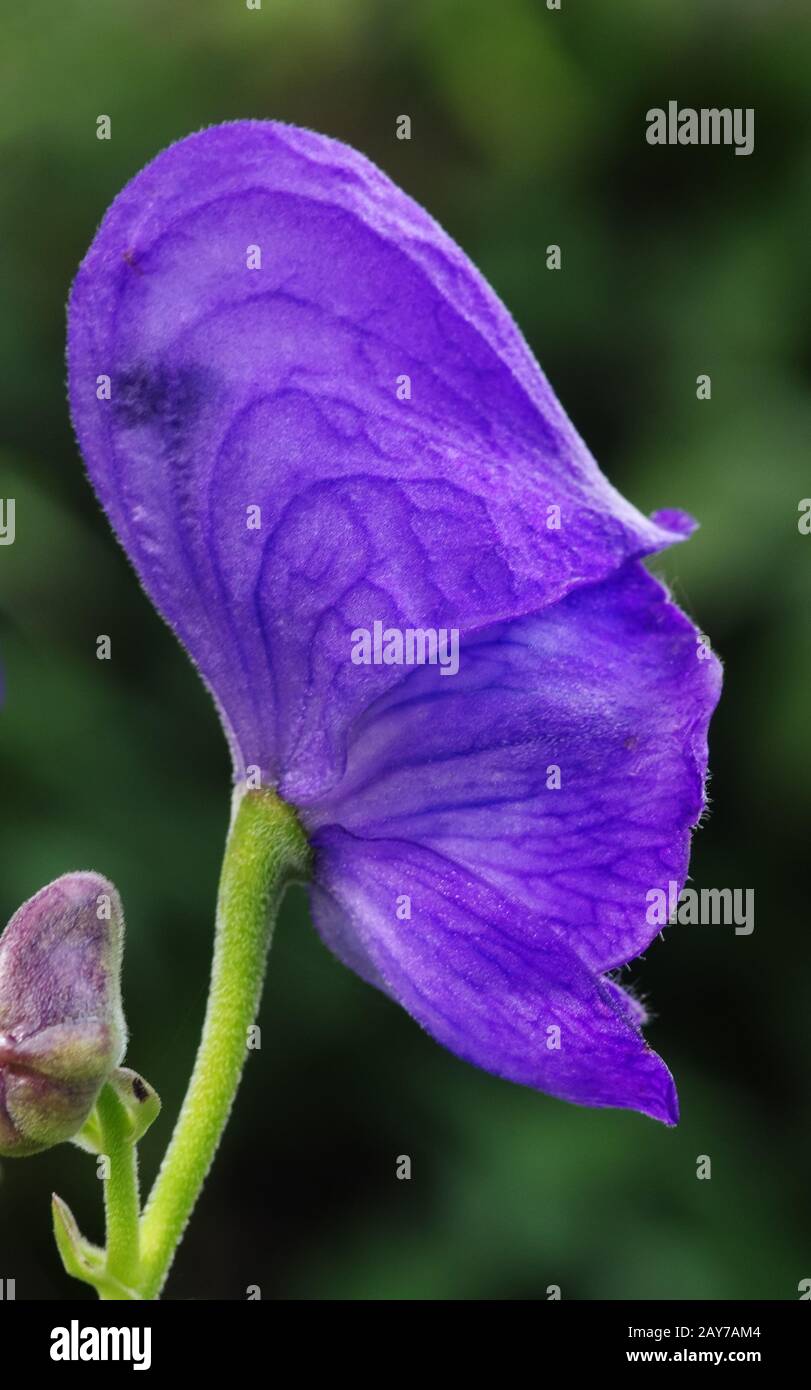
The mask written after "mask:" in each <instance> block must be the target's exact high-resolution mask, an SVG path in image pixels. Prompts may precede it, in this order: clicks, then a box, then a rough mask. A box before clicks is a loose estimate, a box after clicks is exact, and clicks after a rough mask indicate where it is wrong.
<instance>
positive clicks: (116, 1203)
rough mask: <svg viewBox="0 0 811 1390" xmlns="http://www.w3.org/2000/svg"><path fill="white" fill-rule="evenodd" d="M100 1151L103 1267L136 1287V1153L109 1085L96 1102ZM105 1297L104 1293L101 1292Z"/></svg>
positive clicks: (129, 1128) (126, 1120)
mask: <svg viewBox="0 0 811 1390" xmlns="http://www.w3.org/2000/svg"><path fill="white" fill-rule="evenodd" d="M96 1109H97V1113H98V1118H99V1124H100V1126H101V1139H102V1144H103V1151H104V1155H105V1156H106V1158H107V1159H108V1160H109V1165H110V1171H109V1173H108V1176H107V1177H106V1178H105V1181H104V1209H105V1214H106V1219H107V1257H106V1261H105V1271H106V1273H107V1274H109V1275H111V1276H112V1278H113V1279H117V1280H119V1281H120V1282H121V1283H122V1284H124V1285H126V1287H127V1288H135V1287H136V1286H137V1283H138V1278H139V1274H140V1268H139V1266H140V1259H139V1235H138V1216H139V1202H138V1157H137V1151H136V1148H135V1145H134V1144H133V1142H132V1125H131V1123H130V1119H129V1116H128V1115H127V1112H126V1110H125V1109H124V1106H123V1105H122V1104H121V1101H120V1100H119V1099H118V1096H117V1095H116V1093H115V1091H114V1090H113V1088H112V1086H110V1085H106V1086H104V1087H102V1091H101V1094H100V1096H99V1098H98V1101H97V1102H96ZM101 1296H102V1297H104V1295H103V1294H102V1295H101Z"/></svg>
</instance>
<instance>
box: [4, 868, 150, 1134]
mask: <svg viewBox="0 0 811 1390" xmlns="http://www.w3.org/2000/svg"><path fill="white" fill-rule="evenodd" d="M123 935H124V918H123V913H122V909H121V900H120V898H119V896H118V893H117V892H116V890H115V888H114V887H113V885H112V884H111V883H109V882H108V881H107V879H104V878H102V877H101V876H100V875H99V874H93V873H74V874H65V875H64V877H62V878H58V879H57V880H56V881H55V882H54V883H50V884H48V886H47V887H46V888H42V889H41V890H40V891H39V893H36V894H35V895H34V897H33V898H29V900H28V902H26V903H23V905H22V907H21V908H19V910H18V911H17V912H16V913H15V914H14V916H13V917H12V919H11V921H10V922H9V924H8V926H7V927H6V929H5V931H4V932H3V934H2V936H0V1155H2V1156H4V1157H7V1158H25V1157H27V1156H28V1155H29V1154H34V1153H39V1152H40V1151H41V1150H42V1149H48V1148H51V1147H52V1145H54V1144H61V1143H63V1142H64V1141H65V1140H66V1139H71V1138H72V1137H73V1135H75V1134H76V1133H77V1132H78V1130H80V1129H81V1127H82V1125H83V1124H84V1122H85V1120H86V1119H87V1117H88V1115H89V1113H90V1111H91V1109H92V1108H93V1105H94V1104H95V1101H96V1097H97V1096H98V1093H99V1091H100V1090H101V1088H102V1086H103V1085H104V1083H105V1081H106V1080H107V1078H108V1076H109V1075H110V1072H111V1071H112V1069H113V1068H114V1067H115V1066H116V1065H117V1064H118V1062H119V1061H120V1060H121V1058H122V1056H123V1053H124V1047H125V1042H126V1032H125V1025H124V1015H123V1012H122V1008H121V983H120V976H121V954H122V948H123Z"/></svg>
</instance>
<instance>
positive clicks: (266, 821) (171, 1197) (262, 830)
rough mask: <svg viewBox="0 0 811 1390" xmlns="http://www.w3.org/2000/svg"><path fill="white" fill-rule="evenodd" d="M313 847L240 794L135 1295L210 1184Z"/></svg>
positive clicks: (274, 811) (282, 810)
mask: <svg viewBox="0 0 811 1390" xmlns="http://www.w3.org/2000/svg"><path fill="white" fill-rule="evenodd" d="M309 869H310V848H309V845H308V843H307V840H306V837H305V835H304V831H303V830H302V828H301V826H300V824H299V822H298V820H297V818H296V815H295V812H294V811H293V810H292V808H291V807H290V806H288V805H287V804H286V803H285V802H283V801H281V800H280V799H279V798H278V797H277V796H276V795H275V793H273V792H271V791H269V790H266V789H262V790H258V791H247V792H241V791H240V790H239V789H238V790H237V792H236V793H235V802H234V811H233V815H232V819H231V829H230V831H229V835H228V842H227V844H226V849H225V858H224V860H223V867H222V875H221V878H220V889H219V896H218V900H217V924H216V934H215V943H214V961H213V965H212V972H211V987H210V992H209V997H208V1007H207V1010H206V1017H205V1023H204V1025H203V1033H202V1037H201V1039H200V1046H199V1049H198V1052H197V1058H196V1060H195V1063H194V1070H193V1072H192V1076H191V1080H190V1082H189V1088H188V1091H187V1092H186V1098H185V1100H184V1102H183V1105H182V1108H181V1111H180V1115H179V1117H178V1121H177V1125H176V1126H175V1131H174V1134H173V1136H172V1140H171V1143H170V1145H169V1148H168V1149H167V1151H166V1155H165V1157H164V1160H163V1164H162V1166H161V1169H160V1172H159V1174H158V1177H157V1179H156V1182H155V1186H154V1188H153V1189H152V1193H151V1195H150V1197H149V1201H148V1202H147V1205H146V1208H145V1211H144V1215H143V1219H142V1222H141V1240H140V1245H141V1260H140V1277H139V1281H138V1288H139V1291H140V1293H141V1295H142V1297H143V1298H147V1299H152V1298H157V1297H159V1296H160V1292H161V1289H162V1288H163V1284H164V1282H165V1280H166V1276H167V1274H168V1273H169V1268H170V1266H171V1263H172V1260H173V1258H174V1254H175V1251H176V1249H177V1247H178V1245H179V1243H180V1240H181V1238H182V1236H183V1232H184V1230H185V1228H186V1225H187V1222H188V1220H189V1217H190V1216H191V1213H192V1210H193V1208H194V1205H195V1203H196V1201H197V1198H198V1196H199V1194H200V1190H201V1188H202V1186H203V1183H204V1182H205V1179H206V1176H207V1174H208V1171H209V1169H210V1167H211V1164H212V1162H213V1159H214V1155H215V1153H216V1151H217V1147H218V1145H219V1142H220V1139H221V1137H222V1133H223V1130H224V1128H225V1125H226V1122H227V1120H228V1116H229V1114H230V1111H231V1107H232V1105H233V1103H234V1097H235V1095H236V1092H237V1088H238V1086H239V1082H240V1078H241V1076H242V1069H243V1067H244V1064H245V1058H246V1055H247V1044H248V1029H249V1028H250V1027H251V1025H252V1024H253V1023H254V1022H255V1020H256V1012H257V1009H258V1006H259V1000H260V997H261V993H262V983H263V979H264V973H265V965H266V959H267V952H268V947H269V945H270V938H271V933H272V929H273V922H274V920H275V916H276V911H277V909H278V906H279V903H280V901H281V898H282V895H283V893H284V890H285V888H286V887H287V885H288V883H290V882H292V881H294V880H297V879H304V878H307V877H308V876H309Z"/></svg>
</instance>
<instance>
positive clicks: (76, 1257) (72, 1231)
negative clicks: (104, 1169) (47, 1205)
mask: <svg viewBox="0 0 811 1390" xmlns="http://www.w3.org/2000/svg"><path fill="white" fill-rule="evenodd" d="M51 1212H52V1215H53V1225H54V1237H55V1239H56V1245H57V1249H58V1250H59V1254H60V1255H61V1257H62V1263H63V1265H64V1266H65V1270H66V1271H67V1273H68V1274H70V1275H72V1276H73V1278H74V1279H80V1280H81V1282H82V1283H83V1284H90V1285H91V1287H92V1288H94V1289H95V1290H96V1292H97V1293H98V1295H99V1298H102V1299H105V1300H108V1299H118V1300H122V1301H127V1302H132V1301H136V1300H138V1299H139V1298H140V1295H139V1294H137V1293H135V1292H134V1290H133V1289H128V1288H126V1287H125V1286H124V1285H123V1284H121V1283H120V1282H119V1281H118V1280H117V1279H113V1278H112V1277H111V1275H109V1274H108V1273H107V1271H106V1269H105V1267H104V1264H105V1253H104V1251H103V1250H102V1249H100V1248H99V1246H98V1245H93V1244H92V1243H91V1241H89V1240H85V1238H84V1236H83V1235H82V1233H81V1231H80V1230H79V1227H78V1225H77V1223H76V1218H75V1216H74V1215H73V1212H72V1211H71V1209H70V1207H69V1206H68V1204H67V1202H63V1201H62V1198H61V1197H57V1195H56V1193H54V1194H53V1197H52V1200H51Z"/></svg>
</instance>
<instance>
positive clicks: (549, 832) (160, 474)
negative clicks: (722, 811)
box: [69, 121, 720, 1122]
mask: <svg viewBox="0 0 811 1390" xmlns="http://www.w3.org/2000/svg"><path fill="white" fill-rule="evenodd" d="M69 367H70V396H71V404H72V411H73V418H74V422H75V426H76V430H77V434H78V437H79V441H80V444H81V448H82V451H83V454H84V457H85V460H86V462H87V467H88V469H89V472H90V476H91V478H92V480H93V483H94V485H95V488H96V490H97V492H98V495H99V497H100V499H101V501H102V504H103V506H104V507H105V509H106V511H107V514H108V516H109V518H110V520H111V522H112V524H113V526H114V528H115V530H116V532H117V534H118V536H119V539H120V540H121V543H122V544H123V546H124V547H125V549H126V551H127V553H128V555H129V557H130V559H131V560H132V562H133V564H134V565H135V568H136V570H137V572H138V575H139V577H140V579H141V581H142V583H143V585H144V587H145V589H146V591H147V593H148V594H149V595H150V597H151V599H152V600H153V602H154V603H155V605H156V606H157V608H158V609H159V610H160V612H161V613H162V614H163V616H164V617H165V618H166V620H167V622H168V623H169V624H170V626H171V627H172V628H173V630H174V631H175V632H176V634H177V635H178V637H179V638H180V640H181V642H182V643H183V644H184V645H185V647H186V648H187V650H188V651H189V653H190V654H191V656H192V658H193V660H194V661H195V663H196V664H197V666H198V667H199V670H200V672H201V674H202V676H203V678H204V680H205V681H206V683H207V685H208V687H209V689H210V690H211V693H212V695H213V697H214V699H215V701H216V703H217V706H218V709H219V711H220V714H221V717H222V721H223V724H224V726H225V730H226V733H227V736H228V739H229V743H230V747H231V752H232V755H233V762H234V774H235V778H236V779H238V780H241V779H244V778H247V779H248V785H252V781H251V779H252V778H253V779H258V778H261V781H262V783H263V784H266V785H270V786H273V787H276V788H277V789H278V792H279V794H280V795H281V796H282V797H283V798H285V799H286V800H287V801H289V802H291V803H293V804H294V805H295V806H296V808H297V809H298V812H299V816H300V819H301V820H302V822H303V824H304V825H305V827H306V828H307V830H308V832H309V833H310V836H311V841H312V844H313V847H314V850H315V877H314V884H313V887H312V906H313V913H314V917H315V921H316V925H317V927H318V929H319V931H320V933H321V935H322V936H323V938H324V940H325V941H326V942H327V944H328V945H329V946H330V947H331V948H332V949H333V951H335V953H336V954H337V955H338V956H340V958H341V959H342V960H343V961H345V962H346V963H347V964H348V965H349V966H350V967H351V968H352V969H354V970H356V971H357V972H358V973H359V974H360V975H362V976H363V977H364V979H367V980H369V981H371V982H372V983H374V984H375V985H377V986H379V987H380V988H381V989H384V990H385V991H387V992H388V993H389V994H390V995H392V996H393V997H394V998H395V999H397V1000H399V1002H400V1003H401V1004H402V1005H403V1006H404V1007H405V1008H406V1009H407V1010H408V1011H409V1013H411V1014H412V1015H413V1016H414V1017H415V1018H416V1019H417V1020H418V1021H419V1022H420V1023H421V1024H422V1025H423V1026H424V1027H425V1028H426V1029H427V1030H428V1031H429V1032H430V1033H431V1034H432V1035H433V1036H434V1037H435V1038H437V1039H439V1041H440V1042H442V1043H444V1044H445V1045H446V1046H448V1047H449V1048H451V1049H452V1050H453V1051H454V1052H456V1053H457V1054H458V1055H459V1056H461V1057H464V1058H467V1059H468V1060H470V1061H472V1062H475V1063H477V1064H478V1065H480V1066H482V1067H485V1068H486V1069H487V1070H489V1071H492V1072H496V1073H497V1074H499V1075H502V1076H505V1077H509V1078H511V1079H513V1080H515V1081H519V1082H523V1083H525V1084H527V1085H530V1086H534V1087H537V1088H538V1089H540V1090H543V1091H548V1092H550V1093H552V1094H554V1095H557V1096H561V1097H564V1098H566V1099H568V1100H573V1101H578V1102H580V1103H584V1104H588V1105H613V1106H625V1107H630V1108H633V1109H637V1110H641V1111H643V1112H645V1113H646V1114H649V1115H653V1116H655V1117H657V1118H658V1119H662V1120H665V1121H668V1122H673V1121H675V1119H676V1117H677V1101H676V1095H675V1089H674V1086H673V1082H672V1078H671V1076H670V1074H669V1072H668V1070H667V1068H666V1067H665V1065H664V1063H663V1062H662V1061H661V1059H660V1058H659V1057H657V1056H656V1054H655V1053H654V1052H652V1051H651V1050H650V1048H649V1047H648V1046H647V1045H646V1043H645V1041H644V1039H643V1037H642V1034H641V1032H640V1024H641V1023H642V1022H643V1021H644V1010H643V1009H642V1007H641V1005H640V1004H638V1003H637V1002H636V1001H635V1000H633V999H632V998H631V997H630V996H629V995H628V994H626V993H625V992H624V991H623V990H622V989H621V988H620V987H619V985H618V984H617V983H616V982H615V981H614V980H613V979H612V978H611V972H614V971H616V970H617V969H618V968H619V967H621V966H622V965H624V964H625V963H626V962H627V961H629V960H631V959H632V958H633V957H635V956H637V955H638V954H639V953H640V952H641V951H642V950H643V949H644V948H645V947H646V946H647V944H648V943H649V941H650V940H651V938H652V937H653V936H654V935H655V934H656V932H657V931H658V929H659V928H658V926H657V925H655V924H654V925H651V924H649V922H648V920H647V913H646V904H647V897H646V894H647V893H648V891H649V890H650V889H652V888H655V887H657V886H660V885H662V884H667V883H668V882H670V881H671V880H676V881H678V883H679V884H681V883H682V882H683V881H684V878H685V875H686V871H687V862H688V853H689V839H690V827H691V826H693V825H694V824H695V823H696V821H697V820H698V818H699V816H700V814H701V811H702V808H703V805H704V801H703V782H704V775H705V770H706V731H707V725H708V721H709V718H710V715H711V712H712V710H713V708H714V706H715V703H716V701H717V698H718V693H719V685H720V675H719V668H718V664H717V662H716V661H715V659H714V658H713V657H712V656H709V659H707V660H702V659H700V656H701V649H699V646H698V634H697V632H696V630H695V629H694V627H693V626H692V625H691V623H690V622H689V621H688V620H687V618H685V617H684V615H683V614H682V613H680V612H679V610H678V609H677V608H675V607H674V606H673V605H672V604H671V603H670V601H669V599H668V596H667V594H666V592H665V591H664V590H663V588H662V587H661V585H660V584H659V583H657V582H656V581H655V580H654V579H652V578H651V577H650V576H649V574H648V573H647V572H646V571H645V570H644V569H643V567H642V566H641V564H640V560H641V558H642V557H643V556H646V555H650V554H653V553H654V552H656V551H659V550H661V549H663V548H664V547H666V546H668V545H670V544H671V543H673V542H674V541H678V540H681V539H683V538H684V537H686V536H687V535H689V534H690V531H691V530H692V529H693V523H692V522H691V521H690V519H689V518H688V517H686V516H685V515H684V514H683V513H681V512H676V511H667V512H659V513H657V514H656V515H655V516H654V517H653V518H651V519H650V520H648V519H647V518H645V517H644V516H642V515H641V514H640V513H639V512H637V511H636V510H635V508H634V507H632V506H631V505H630V504H629V503H628V502H626V501H625V500H624V499H623V498H622V497H621V496H620V495H619V494H618V493H617V492H616V491H615V490H614V489H613V488H612V487H611V486H610V485H609V483H608V482H607V481H606V479H605V478H604V477H603V476H602V474H601V473H600V472H599V469H598V468H597V465H596V463H595V461H594V459H593V458H592V457H591V455H590V454H589V452H588V450H587V449H586V447H585V445H584V444H583V442H582V440H581V439H580V438H579V436H578V435H577V434H576V432H575V430H574V428H573V427H572V425H571V423H570V422H569V420H568V419H567V417H566V415H565V414H564V412H563V410H562V408H561V406H560V405H559V403H558V401H557V400H556V398H555V396H554V394H553V393H552V390H551V388H550V386H549V384H548V383H547V381H546V380H545V378H544V376H543V374H542V373H541V371H540V370H539V368H538V366H537V364H536V362H535V361H534V359H533V357H532V355H531V353H530V351H529V348H528V347H527V344H526V343H525V341H524V339H523V338H522V337H521V334H520V333H519V331H518V329H517V328H516V326H515V324H514V323H513V321H512V319H511V318H510V316H509V314H508V313H507V311H506V310H505V308H504V307H503V305H502V304H501V303H500V301H499V300H498V299H497V298H496V296H495V295H494V293H493V291H492V290H491V289H490V288H489V286H488V285H487V284H486V283H485V281H484V280H483V279H482V278H481V276H480V275H479V274H478V272H477V271H476V270H475V268H474V267H473V266H472V265H471V264H470V262H469V261H468V260H467V258H466V257H465V256H464V254H463V253H462V251H461V250H460V249H459V248H458V247H457V246H456V245H455V244H454V243H453V242H452V241H451V240H450V239H449V237H447V236H446V235H445V233H444V232H443V231H442V230H441V229H440V228H439V227H438V226H437V225H436V223H435V222H433V221H432V219H431V218H430V217H429V216H428V215H427V213H425V212H424V211H423V210H422V209H421V208H420V207H418V206H417V205H416V204H415V203H413V202H412V201H411V199H410V198H408V197H407V196H406V195H405V194H404V193H402V192H401V191H400V190H399V189H398V188H396V187H395V186H394V185H393V184H392V183H390V182H389V180H388V179H387V178H386V177H385V176H384V175H383V174H382V173H381V172H380V171H379V170H378V169H376V168H375V167H374V166H373V165H371V164H370V163H369V162H368V161H367V160H366V159H364V158H363V157H362V156H361V155H359V154H357V153H356V152H355V151H353V150H351V149H349V148H347V147H346V146H345V145H342V144H339V143H337V142H336V141H333V140H328V139H326V138H325V137H323V136H320V135H316V134H313V133H311V132H308V131H304V130H298V129H296V128H294V127H290V126H282V125H277V124H275V123H269V122H268V123H266V122H253V121H245V122H237V123H235V124H231V125H225V126H217V127H213V128H211V129H209V130H205V131H202V132H200V133H199V134H197V135H193V136H191V137H189V138H188V139H186V140H183V141H181V142H180V143H179V144H177V145H175V146H173V147H172V148H171V149H169V150H167V151H165V152H164V153H163V154H161V155H160V156H159V157H158V158H157V159H156V160H154V162H153V163H152V164H150V165H149V166H148V167H147V168H146V169H144V170H143V171H142V172H141V173H140V174H139V175H138V176H137V177H136V178H135V179H134V180H133V181H132V183H130V184H129V185H128V186H127V187H126V188H125V189H124V191H123V192H122V193H121V194H120V195H119V197H118V198H117V199H116V200H115V202H114V203H113V205H112V207H111V208H110V210H109V212H108V213H107V216H106V217H105V219H104V222H103V224H102V226H101V229H100V231H99V233H98V235H97V237H96V239H95V241H94V243H93V246H92V247H91V249H90V251H89V253H88V255H87V257H86V259H85V261H84V263H83V265H82V267H81V269H80V271H79V274H78V277H77V280H76V283H75V286H74V289H73V294H72V299H71V306H70V336H69ZM376 625H377V626H376ZM409 631H410V632H411V634H412V636H411V638H409V635H408V634H409ZM454 632H457V633H458V634H459V651H458V661H459V668H458V673H457V674H454V675H453V676H452V677H451V678H448V679H444V678H443V677H444V676H446V675H449V674H450V671H451V669H452V667H451V662H450V659H449V660H448V661H446V662H443V659H442V647H441V645H439V648H438V650H437V646H434V647H433V648H432V647H431V642H432V641H433V642H434V643H436V644H441V642H442V640H443V634H444V639H445V643H446V647H445V654H446V656H447V655H448V652H449V643H450V640H451V636H452V634H453V633H454ZM415 633H417V634H420V635H418V636H414V634H415ZM373 634H374V636H373ZM381 634H382V636H381ZM364 636H365V637H368V643H367V644H366V647H365V648H364V643H363V640H362V639H363V638H364ZM409 641H410V642H411V650H412V655H413V656H414V661H412V663H411V664H407V652H408V646H407V644H408V642H409ZM420 644H422V648H421V655H422V658H423V663H422V664H420V661H419V656H420ZM375 647H376V650H375ZM704 655H707V654H706V653H704ZM426 656H427V657H428V658H429V660H425V658H426Z"/></svg>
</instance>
